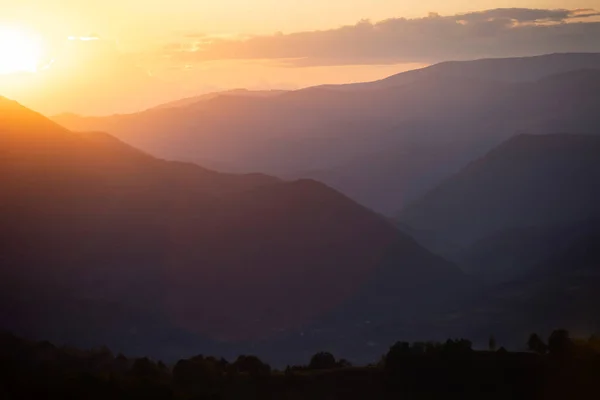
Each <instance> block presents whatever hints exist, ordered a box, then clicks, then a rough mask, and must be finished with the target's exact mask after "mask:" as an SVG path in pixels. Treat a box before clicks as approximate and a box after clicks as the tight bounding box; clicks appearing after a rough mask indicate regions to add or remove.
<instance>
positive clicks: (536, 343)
mask: <svg viewBox="0 0 600 400" xmlns="http://www.w3.org/2000/svg"><path fill="white" fill-rule="evenodd" d="M527 348H528V349H529V351H533V352H534V353H537V354H546V352H547V351H548V346H546V343H544V341H543V340H542V338H541V337H539V335H538V334H537V333H532V334H531V335H530V336H529V340H528V341H527Z"/></svg>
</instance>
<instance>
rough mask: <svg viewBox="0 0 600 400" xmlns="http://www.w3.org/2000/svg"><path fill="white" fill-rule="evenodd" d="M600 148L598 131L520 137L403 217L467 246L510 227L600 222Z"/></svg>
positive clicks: (408, 222) (430, 194)
mask: <svg viewBox="0 0 600 400" xmlns="http://www.w3.org/2000/svg"><path fill="white" fill-rule="evenodd" d="M599 151H600V137H599V136H588V135H567V134H555V135H519V136H516V137H514V138H512V139H510V140H508V141H506V142H505V143H503V144H501V145H500V146H498V147H496V148H495V149H493V150H492V151H490V152H489V153H488V154H486V155H485V156H484V157H482V158H480V159H478V160H476V161H474V162H472V163H470V164H469V165H468V166H467V167H465V168H464V169H463V170H461V171H460V172H458V173H457V174H455V175H453V176H452V177H450V178H448V179H447V180H445V181H444V182H443V183H441V184H440V185H439V186H438V187H436V188H435V189H433V190H431V191H430V192H428V193H427V194H426V195H424V196H423V197H422V198H420V199H419V200H417V201H415V202H414V203H413V204H411V205H409V206H408V207H406V208H405V209H404V210H403V211H402V213H401V215H400V217H399V219H400V221H401V222H403V223H404V224H406V225H408V226H410V227H412V228H415V229H420V230H426V231H433V232H436V233H437V234H439V235H441V236H442V237H444V238H446V239H448V240H450V241H451V242H453V243H457V244H461V245H469V244H472V243H474V242H475V241H477V240H479V239H482V238H484V237H486V236H489V235H491V234H493V233H495V232H498V231H501V230H505V229H511V228H519V227H528V226H533V227H535V226H538V227H543V226H552V225H561V224H563V225H566V224H569V223H574V222H578V221H586V220H593V219H597V218H598V217H599V216H600V207H599V206H598V204H600V187H599V186H598V184H597V182H600V159H599V158H598V154H599V153H598V152H599Z"/></svg>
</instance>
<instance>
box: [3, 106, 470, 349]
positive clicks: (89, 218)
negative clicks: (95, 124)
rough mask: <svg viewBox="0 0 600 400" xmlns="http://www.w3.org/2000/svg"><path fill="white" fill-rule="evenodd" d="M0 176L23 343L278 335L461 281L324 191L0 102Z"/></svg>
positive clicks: (6, 293) (160, 345) (161, 345)
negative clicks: (179, 156)
mask: <svg viewBox="0 0 600 400" xmlns="http://www.w3.org/2000/svg"><path fill="white" fill-rule="evenodd" d="M0 171H1V174H0V186H1V187H2V197H1V199H0V257H1V264H2V269H1V270H0V282H1V283H0V286H1V290H0V292H1V293H2V295H1V296H0V299H1V301H0V310H2V312H1V313H0V315H2V319H1V323H2V326H3V327H5V328H10V329H12V330H15V331H18V332H22V333H23V334H26V335H30V336H35V337H46V338H49V339H53V340H56V341H59V342H64V341H67V342H70V343H73V342H74V343H79V344H83V345H91V344H94V343H104V344H111V345H113V346H116V348H119V347H120V346H125V344H127V345H128V346H131V345H132V344H133V346H134V347H135V346H140V344H139V343H138V342H142V343H144V345H146V346H147V348H146V350H147V351H151V350H152V349H155V351H154V354H156V352H159V351H163V352H168V351H171V353H176V352H177V351H178V350H177V349H180V347H181V346H182V345H181V343H182V342H184V343H190V342H192V343H195V345H196V346H199V344H198V343H203V342H201V341H200V339H197V341H196V342H194V341H193V340H192V339H191V338H193V337H196V338H205V339H207V338H208V339H212V340H213V341H216V340H219V341H231V342H236V341H246V340H258V339H261V338H262V339H264V338H269V337H273V336H277V335H281V334H285V333H286V332H291V331H293V330H294V329H300V328H301V327H302V326H305V325H307V324H309V323H310V322H311V321H316V320H318V319H319V318H322V317H323V316H325V315H326V314H328V313H331V312H333V311H334V310H335V309H336V308H338V307H340V306H341V305H342V304H346V303H348V302H350V301H353V300H352V299H354V298H357V297H358V296H361V297H364V296H367V297H369V296H379V294H382V293H389V295H390V296H389V297H388V298H386V299H385V300H384V303H385V304H386V307H389V308H390V309H394V308H395V307H396V306H398V307H401V304H420V303H424V302H425V300H426V302H428V303H431V302H432V299H434V298H435V299H439V300H441V299H442V297H443V296H442V294H444V293H445V294H450V292H452V290H454V289H453V288H457V287H458V286H455V285H460V284H461V281H462V280H463V274H462V273H461V271H460V270H459V269H458V268H457V267H455V266H454V265H453V264H451V263H449V262H446V261H445V260H443V259H441V258H439V257H437V256H434V255H432V254H431V253H429V252H428V251H427V250H425V249H424V248H422V247H421V246H419V245H418V244H417V243H416V242H415V241H414V240H413V239H411V238H409V237H408V236H406V235H404V234H402V233H400V232H399V231H398V230H396V229H395V228H394V227H393V225H392V224H391V223H390V222H389V221H387V220H386V219H384V218H383V217H381V216H379V215H377V214H374V213H373V212H371V211H369V210H368V209H366V208H364V207H363V206H360V205H358V204H356V203H355V202H353V201H352V200H350V199H348V198H347V197H345V196H344V195H342V194H340V193H338V192H336V191H335V190H332V189H330V188H328V187H327V186H325V185H324V184H321V183H318V182H315V181H311V180H298V181H294V182H283V181H280V180H278V179H276V178H272V177H269V176H265V175H231V174H222V173H217V172H213V171H210V170H207V169H203V168H201V167H198V166H196V165H192V164H185V163H181V162H168V161H163V160H160V159H157V158H153V157H151V156H148V155H146V154H144V153H142V152H140V151H138V150H135V149H133V148H131V147H129V146H127V145H125V144H123V143H121V142H119V141H118V140H116V139H114V138H112V137H110V136H108V135H106V134H102V133H74V132H71V131H69V130H67V129H64V128H62V127H61V126H59V125H57V124H55V123H53V122H51V121H50V120H48V119H46V118H44V117H42V116H41V115H39V114H36V113H35V112H32V111H30V110H28V109H26V108H24V107H22V106H20V105H19V104H17V103H15V102H12V101H9V100H6V99H0ZM384 276H385V277H388V278H387V279H383V280H382V277H384ZM391 279H397V280H399V285H400V286H397V287H395V286H393V285H392V286H389V288H382V287H380V285H379V284H377V282H382V283H384V284H385V285H389V284H390V283H391ZM399 287H406V291H405V292H397V291H396V290H397V288H399ZM414 288H419V290H414ZM394 304H396V306H395V305H394ZM296 332H297V331H296ZM205 339H203V340H205ZM124 343H125V344H124ZM169 349H170V350H169ZM187 350H188V351H189V350H190V349H189V348H188V349H187ZM198 350H202V348H201V347H200V349H198ZM311 350H313V351H314V349H311ZM140 351H141V350H140Z"/></svg>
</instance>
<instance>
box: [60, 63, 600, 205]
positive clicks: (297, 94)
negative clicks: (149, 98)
mask: <svg viewBox="0 0 600 400" xmlns="http://www.w3.org/2000/svg"><path fill="white" fill-rule="evenodd" d="M548 57H549V58H534V59H523V60H503V59H497V60H487V61H473V62H465V63H461V64H456V65H457V66H456V67H454V66H453V65H455V64H449V65H445V64H440V65H439V66H437V67H435V68H434V67H431V68H432V69H431V70H429V69H426V70H419V71H414V72H411V73H409V74H412V75H415V76H417V78H415V79H412V78H411V79H409V80H407V81H406V82H405V83H403V84H401V85H400V84H398V85H396V84H394V85H387V84H386V85H379V86H377V85H375V87H374V88H373V89H371V90H343V91H342V90H338V89H335V88H329V87H315V88H309V89H304V90H299V91H294V92H287V93H284V94H281V95H278V96H276V97H260V98H257V97H247V96H219V97H216V98H213V99H211V100H208V101H203V102H200V103H196V104H194V105H193V106H188V107H178V108H172V109H160V110H150V111H147V112H142V113H137V114H131V115H121V116H112V117H101V118H85V117H73V116H63V117H57V118H55V120H56V121H57V122H59V123H61V124H62V125H64V126H66V127H68V128H70V129H72V130H76V131H106V132H108V133H110V134H113V135H115V136H117V137H118V138H119V139H121V140H123V141H125V142H127V143H129V144H131V145H133V146H136V147H137V148H140V149H142V150H144V151H147V152H149V153H151V154H153V155H156V156H159V157H164V158H167V159H172V160H180V161H192V162H198V163H201V164H202V165H206V166H208V167H210V168H217V169H220V170H223V171H228V172H250V171H258V172H263V173H267V174H271V175H276V176H279V177H282V178H285V179H290V178H293V179H298V178H311V179H318V180H322V181H323V182H324V183H326V184H328V185H331V186H333V187H335V188H336V189H338V190H340V191H342V192H343V193H344V194H346V195H349V196H352V197H353V198H354V199H355V200H359V201H361V202H362V204H364V205H366V206H367V207H370V208H372V209H374V210H376V211H378V212H383V213H385V214H388V215H394V214H395V213H397V211H398V210H399V209H400V208H401V207H403V206H405V205H407V204H408V203H410V202H411V201H413V200H415V199H416V198H418V197H420V196H422V195H423V194H424V193H426V192H427V191H428V190H430V189H431V188H432V187H434V186H435V185H437V184H438V183H439V182H441V180H443V179H445V178H447V177H448V176H449V175H451V174H452V173H453V172H455V171H458V170H459V169H460V168H462V167H464V166H465V165H466V164H467V163H468V162H469V161H471V160H473V159H475V158H477V157H479V156H481V155H483V154H484V153H485V152H486V151H488V150H490V149H491V148H493V147H494V146H496V145H497V144H499V143H501V142H502V141H504V140H506V139H508V138H509V137H511V136H513V135H514V134H515V133H518V132H524V133H532V134H546V133H561V132H569V133H575V134H592V135H595V134H597V130H596V126H598V124H599V123H600V119H599V118H600V117H598V113H597V112H596V110H597V108H598V105H599V104H600V94H599V93H600V69H590V67H593V66H595V65H596V64H595V61H593V60H595V59H596V58H598V57H596V55H560V56H548ZM553 57H558V58H560V59H561V60H563V61H561V62H558V63H556V64H552V63H551V64H544V63H542V61H544V60H546V61H548V60H553V59H554V58H553ZM588 58H589V59H590V60H592V61H590V62H587V61H586V62H583V61H581V60H580V59H583V60H584V61H585V60H588ZM513 63H516V64H517V65H521V63H522V64H523V65H525V66H526V67H527V68H525V67H523V68H521V67H518V68H517V67H510V66H511V65H513ZM530 64H531V65H533V66H538V67H539V68H540V70H539V71H538V72H537V73H534V72H535V71H537V69H535V68H533V67H532V66H530ZM481 65H483V66H484V67H485V68H484V67H480V66H481ZM506 65H508V67H507V66H506ZM543 65H556V69H552V68H550V67H545V68H542V66H543ZM559 67H560V68H559ZM569 68H574V69H569ZM582 68H588V69H582ZM479 69H482V70H483V71H488V72H486V73H483V72H481V73H475V72H473V73H472V74H466V73H465V74H457V73H449V72H448V73H443V71H450V70H451V71H471V70H473V71H476V70H479ZM505 70H506V71H508V72H502V71H505ZM427 71H433V72H427ZM435 71H442V72H439V73H438V72H435ZM510 71H513V72H511V73H513V74H515V76H518V74H519V73H522V79H521V80H519V81H516V80H514V79H513V80H506V81H503V80H500V79H496V78H493V77H494V76H496V74H498V75H497V76H501V75H502V74H505V75H510V74H509V72H510ZM527 71H529V72H527ZM501 72H502V73H501ZM555 72H556V73H555ZM549 73H555V74H554V75H548V74H549ZM412 75H411V76H412ZM540 77H541V78H540ZM526 78H531V79H529V80H527V79H526ZM537 78H540V79H537ZM398 79H400V78H398ZM351 87H353V86H351ZM373 174H375V175H376V176H377V178H372V175H373ZM422 176H425V177H426V179H425V180H421V179H420V178H421V177H422Z"/></svg>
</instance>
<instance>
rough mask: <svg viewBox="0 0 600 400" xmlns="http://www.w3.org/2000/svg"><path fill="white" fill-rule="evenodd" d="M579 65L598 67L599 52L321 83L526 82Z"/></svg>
mask: <svg viewBox="0 0 600 400" xmlns="http://www.w3.org/2000/svg"><path fill="white" fill-rule="evenodd" d="M582 69H600V54H598V53H555V54H547V55H540V56H534V57H513V58H486V59H481V60H474V61H446V62H442V63H439V64H435V65H432V66H430V67H426V68H422V69H418V70H414V71H407V72H402V73H399V74H396V75H392V76H390V77H387V78H385V79H381V80H378V81H374V82H364V83H352V84H346V85H323V86H322V87H326V88H330V89H336V90H373V89H379V88H384V87H393V86H401V85H406V84H408V83H412V82H415V81H417V80H420V79H423V78H431V77H439V76H445V77H448V78H450V77H462V78H475V79H482V80H494V81H501V82H528V81H537V80H539V79H542V78H545V77H547V76H551V75H556V74H561V73H564V72H570V71H577V70H582Z"/></svg>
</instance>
